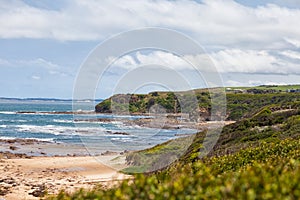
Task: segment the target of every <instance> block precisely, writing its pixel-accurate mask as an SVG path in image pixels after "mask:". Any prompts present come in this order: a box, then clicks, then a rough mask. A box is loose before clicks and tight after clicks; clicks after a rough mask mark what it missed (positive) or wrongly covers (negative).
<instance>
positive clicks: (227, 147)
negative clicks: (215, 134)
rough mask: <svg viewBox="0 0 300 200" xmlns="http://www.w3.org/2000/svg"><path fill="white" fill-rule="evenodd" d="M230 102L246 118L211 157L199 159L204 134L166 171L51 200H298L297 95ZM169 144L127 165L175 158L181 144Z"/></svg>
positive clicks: (238, 97) (227, 131) (134, 156)
mask: <svg viewBox="0 0 300 200" xmlns="http://www.w3.org/2000/svg"><path fill="white" fill-rule="evenodd" d="M231 95H232V96H231ZM227 98H228V99H229V100H228V101H229V102H232V104H228V105H229V106H230V105H231V106H232V105H236V106H235V107H234V106H232V108H231V109H232V112H234V111H237V109H238V108H240V107H244V106H245V108H246V110H245V111H243V112H242V116H243V118H240V120H238V121H237V122H236V123H234V124H231V125H227V126H225V127H224V128H223V130H222V132H221V134H220V137H219V139H218V142H217V144H216V145H215V147H214V149H213V151H211V152H210V153H209V154H208V155H207V156H205V157H203V158H200V157H199V151H200V150H201V148H203V145H202V143H203V138H204V136H205V134H206V132H200V133H197V135H196V136H195V137H194V138H193V142H192V144H191V145H190V146H189V147H188V148H187V150H186V153H185V154H184V155H183V156H182V157H181V158H180V159H179V160H177V161H176V162H174V163H172V164H171V165H170V166H169V167H167V168H165V169H163V170H160V171H157V172H155V173H152V174H137V175H135V179H134V180H129V181H123V182H122V183H120V185H118V186H116V187H112V188H110V189H103V188H101V187H99V188H95V189H93V190H90V191H84V190H79V191H77V192H75V193H73V194H68V193H65V192H63V191H62V192H61V193H60V194H59V195H58V196H55V197H49V199H120V200H121V199H122V200H130V199H164V200H165V199H300V184H299V182H300V110H299V108H300V103H299V97H298V94H296V93H283V92H281V93H276V94H273V93H268V94H255V95H254V94H235V93H232V94H229V95H228V96H227ZM230 99H231V100H230ZM234 100H235V101H236V102H234ZM247 101H249V102H247ZM243 104H244V105H243ZM246 105H249V107H250V108H248V107H246ZM255 105H256V106H255ZM251 106H252V107H251ZM181 139H182V140H187V139H188V138H181ZM170 143H172V142H167V143H164V144H161V145H158V146H156V147H153V148H151V149H147V150H143V151H139V152H133V153H130V154H128V155H127V161H128V162H129V163H131V164H132V166H133V167H135V165H134V164H135V163H138V162H139V161H141V159H143V158H144V157H143V156H144V155H149V154H152V155H155V154H159V153H161V152H166V151H168V152H169V153H170V152H173V153H176V148H174V147H176V145H177V144H178V142H173V143H172V145H170ZM170 147H172V148H170ZM138 167H141V166H140V165H138ZM145 167H147V166H145ZM125 171H126V170H125Z"/></svg>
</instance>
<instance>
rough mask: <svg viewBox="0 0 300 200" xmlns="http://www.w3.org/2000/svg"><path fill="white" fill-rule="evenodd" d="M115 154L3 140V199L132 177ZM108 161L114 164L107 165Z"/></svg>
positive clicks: (0, 146)
mask: <svg viewBox="0 0 300 200" xmlns="http://www.w3.org/2000/svg"><path fill="white" fill-rule="evenodd" d="M33 155H34V156H33ZM116 157H120V154H119V153H113V152H107V153H105V154H104V155H98V156H89V155H88V152H87V151H86V150H85V149H84V147H82V146H76V145H64V144H56V143H49V142H41V141H36V140H24V139H15V140H0V171H1V174H0V199H1V200H2V199H5V200H15V199H40V197H41V196H43V195H44V194H45V193H47V194H57V193H58V192H59V191H60V190H66V191H69V192H72V191H74V190H76V189H79V188H86V189H89V188H92V187H94V186H95V185H99V184H100V185H102V186H103V187H104V188H105V187H109V186H111V185H113V184H116V183H118V182H119V181H120V180H122V179H124V178H130V176H128V175H124V174H121V173H119V172H118V170H117V169H118V168H121V167H120V166H118V165H117V164H118V163H119V162H120V161H122V160H120V159H114V158H116ZM111 160H113V162H110V161H111ZM108 162H110V165H109V166H113V168H112V167H109V166H106V165H104V164H105V163H108ZM114 162H115V163H116V164H115V163H114ZM103 163H104V164H103ZM114 164H115V166H114Z"/></svg>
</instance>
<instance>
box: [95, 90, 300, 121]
mask: <svg viewBox="0 0 300 200" xmlns="http://www.w3.org/2000/svg"><path fill="white" fill-rule="evenodd" d="M224 90H225V91H226V99H227V113H226V115H227V119H228V120H237V119H240V118H243V117H247V116H248V115H250V114H251V113H254V112H256V111H258V110H259V109H260V108H261V107H263V106H266V105H270V104H285V103H291V102H297V101H300V85H286V86H281V85H280V86H275V85H272V86H257V87H230V88H229V87H227V88H224ZM193 92H194V94H195V95H191V92H151V93H149V94H117V95H114V96H112V97H110V98H108V99H105V100H103V101H102V102H101V103H99V104H97V105H96V107H95V111H96V112H100V113H111V112H112V108H113V109H114V112H118V113H124V112H128V111H129V113H147V112H149V109H150V108H151V107H152V106H154V105H159V106H161V107H162V108H163V109H164V112H166V113H181V105H180V102H179V100H178V98H180V99H181V102H184V103H186V102H192V101H193V100H192V99H193V97H194V96H196V98H197V102H198V108H195V105H193V104H191V105H188V104H185V105H184V109H185V112H187V113H189V114H191V113H193V112H195V109H199V110H198V113H200V117H199V118H198V119H196V120H198V121H209V120H210V115H211V97H210V93H209V90H208V89H196V90H193ZM179 96H180V97H179Z"/></svg>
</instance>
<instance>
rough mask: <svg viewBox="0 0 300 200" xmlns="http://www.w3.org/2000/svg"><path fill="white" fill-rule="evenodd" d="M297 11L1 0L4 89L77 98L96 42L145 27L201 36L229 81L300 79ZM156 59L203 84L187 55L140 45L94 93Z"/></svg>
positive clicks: (223, 0)
mask: <svg viewBox="0 0 300 200" xmlns="http://www.w3.org/2000/svg"><path fill="white" fill-rule="evenodd" d="M299 19H300V1H299V0H260V1H258V0H253V1H247V0H235V1H234V0H202V1H201V0H197V1H188V0H172V1H171V0H170V1H167V0H155V1H154V0H153V1H152V0H142V1H141V0H124V1H122V4H120V1H111V0H102V1H97V0H41V1H37V0H23V1H21V0H11V1H7V0H0V97H20V98H26V97H45V98H72V96H73V90H74V84H75V82H76V80H77V79H76V77H77V76H78V73H79V71H80V68H81V66H82V64H83V63H84V61H85V60H86V59H87V57H88V56H89V55H90V53H91V51H93V50H94V49H95V47H96V46H97V45H99V44H101V43H103V42H104V41H107V40H108V39H109V38H111V37H113V36H114V35H116V34H120V33H122V32H126V31H130V30H133V29H141V28H146V27H157V28H166V29H169V30H174V31H177V32H179V33H182V34H184V35H186V36H188V37H189V38H191V39H193V40H194V41H196V42H197V43H198V44H199V45H200V46H201V47H202V48H203V49H204V51H205V53H206V55H207V56H208V57H209V58H210V59H211V61H212V63H214V65H215V67H216V69H217V71H218V73H219V74H220V76H221V78H222V80H223V84H224V86H226V87H230V86H254V85H262V84H300V26H299V23H300V22H299ZM158 39H159V38H158ZM188 56H190V55H184V56H183V57H188ZM150 64H155V65H160V66H168V67H170V68H171V69H172V70H175V71H180V72H182V73H186V74H188V75H187V76H188V77H189V78H190V79H191V80H190V81H191V87H192V88H198V87H203V86H204V85H203V82H205V81H203V80H198V78H197V77H193V73H189V65H188V64H187V63H186V62H185V61H184V60H183V59H182V57H178V55H175V54H173V53H171V52H165V51H160V50H137V51H135V52H131V53H129V54H127V55H124V56H122V57H118V58H117V59H115V62H114V63H113V64H112V67H111V68H110V69H109V70H107V72H106V73H105V74H103V77H102V79H101V81H100V82H99V84H100V85H101V87H99V88H101V89H99V91H97V92H96V97H97V98H106V97H108V96H110V95H111V94H112V93H114V88H115V84H116V82H117V81H118V79H120V77H122V76H123V75H124V73H125V74H126V73H129V72H130V71H131V70H134V69H136V68H138V67H139V66H141V65H150ZM135 72H136V71H135ZM141 76H143V75H141ZM154 89H155V87H154ZM150 90H153V87H146V86H145V87H144V91H150ZM140 92H143V89H141V90H140Z"/></svg>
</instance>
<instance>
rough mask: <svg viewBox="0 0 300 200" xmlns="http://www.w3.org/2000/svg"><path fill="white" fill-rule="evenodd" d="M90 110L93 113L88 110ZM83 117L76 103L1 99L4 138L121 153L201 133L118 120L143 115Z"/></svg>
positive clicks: (0, 130)
mask: <svg viewBox="0 0 300 200" xmlns="http://www.w3.org/2000/svg"><path fill="white" fill-rule="evenodd" d="M86 111H87V112H91V110H88V109H87V110H86ZM64 112H67V113H64ZM68 112H69V113H68ZM79 117H82V118H83V119H84V120H79V121H77V120H74V119H75V117H74V116H73V113H72V101H60V100H21V99H2V100H0V139H16V138H21V139H36V140H40V141H48V142H53V143H64V144H72V145H84V146H85V147H86V148H87V149H88V150H90V151H93V149H97V152H99V150H100V151H103V152H104V151H119V152H121V151H124V150H141V149H145V148H149V147H152V146H154V145H157V144H160V143H163V142H166V141H168V140H170V139H174V138H176V137H178V135H180V134H193V133H196V132H197V131H196V130H193V129H157V128H147V127H141V126H137V125H133V126H129V125H125V124H124V123H123V122H122V121H120V120H118V119H126V120H133V119H138V118H145V117H147V116H142V115H140V116H129V115H128V116H126V115H112V114H98V113H97V114H95V113H84V114H82V116H79ZM76 119H78V116H76ZM86 119H88V120H86ZM95 119H100V120H95ZM101 119H103V120H101ZM105 119H106V120H105ZM108 119H111V120H108ZM124 133H125V134H124Z"/></svg>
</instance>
